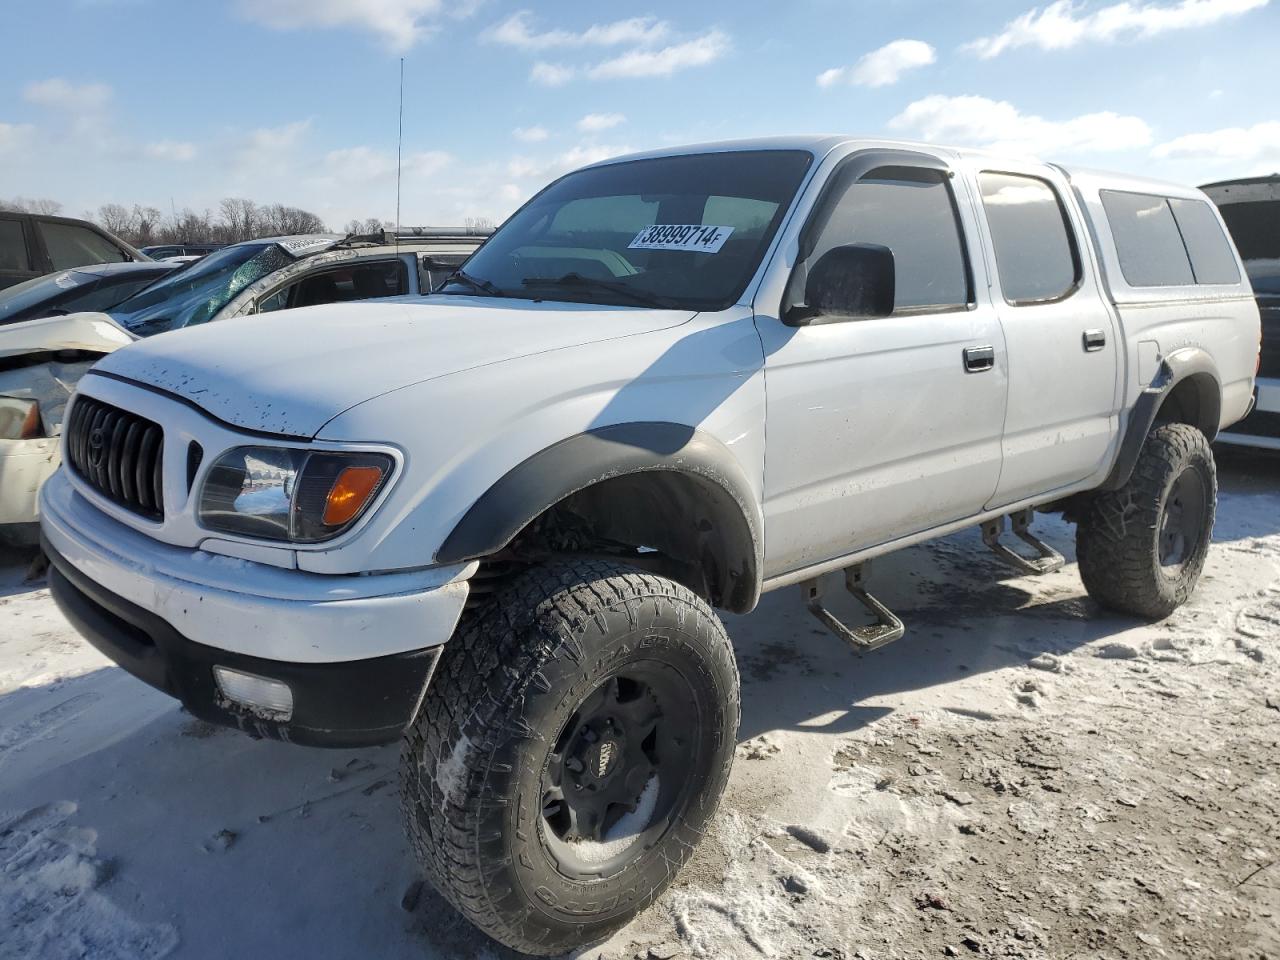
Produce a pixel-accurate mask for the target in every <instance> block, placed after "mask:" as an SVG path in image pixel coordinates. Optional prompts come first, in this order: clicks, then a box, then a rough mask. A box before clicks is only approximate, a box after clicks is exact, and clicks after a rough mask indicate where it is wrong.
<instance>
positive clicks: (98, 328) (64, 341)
mask: <svg viewBox="0 0 1280 960" xmlns="http://www.w3.org/2000/svg"><path fill="white" fill-rule="evenodd" d="M136 339H137V338H136V337H134V336H133V334H131V333H129V332H128V331H127V330H125V329H124V328H123V327H121V326H120V325H119V324H118V323H116V322H115V321H114V320H112V319H111V318H110V317H108V316H107V315H106V314H105V313H72V314H68V315H66V316H62V317H45V318H43V319H41V320H24V321H21V322H19V323H15V324H12V325H11V326H6V327H0V358H5V357H21V356H25V355H27V354H31V353H46V352H49V351H56V350H84V351H86V352H87V353H111V352H112V351H114V350H119V349H120V348H121V347H123V346H125V345H126V344H129V343H132V342H133V341H134V340H136Z"/></svg>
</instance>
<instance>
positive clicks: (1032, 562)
mask: <svg viewBox="0 0 1280 960" xmlns="http://www.w3.org/2000/svg"><path fill="white" fill-rule="evenodd" d="M1010 517H1011V518H1012V520H1013V533H1014V536H1016V537H1017V538H1018V539H1019V540H1021V541H1022V542H1023V543H1025V544H1026V545H1027V546H1029V547H1031V549H1033V550H1034V551H1035V552H1036V556H1035V557H1024V556H1023V555H1022V554H1020V553H1017V552H1015V551H1014V550H1013V549H1012V548H1010V547H1008V546H1007V545H1005V544H1004V543H1002V542H1001V540H1000V538H1001V537H1002V536H1003V535H1004V520H1005V518H1004V517H996V519H994V520H988V521H987V522H986V523H984V524H983V525H982V542H983V543H985V544H986V545H987V546H988V547H990V548H991V550H992V552H993V553H994V554H995V555H996V556H997V557H999V558H1000V559H1001V560H1003V561H1004V562H1005V563H1007V564H1008V565H1009V566H1011V567H1013V568H1014V569H1015V570H1019V571H1021V572H1022V573H1029V574H1032V575H1034V576H1039V575H1041V574H1045V573H1053V572H1054V571H1056V570H1061V569H1062V568H1063V566H1064V565H1065V564H1066V562H1067V559H1066V557H1064V556H1063V555H1062V554H1060V553H1059V552H1058V551H1057V550H1055V549H1053V547H1051V546H1049V545H1048V544H1047V543H1045V542H1044V541H1043V540H1041V539H1040V538H1039V537H1037V536H1036V535H1035V534H1033V533H1032V532H1031V517H1032V511H1031V510H1030V509H1027V510H1019V511H1018V512H1017V513H1013V514H1010Z"/></svg>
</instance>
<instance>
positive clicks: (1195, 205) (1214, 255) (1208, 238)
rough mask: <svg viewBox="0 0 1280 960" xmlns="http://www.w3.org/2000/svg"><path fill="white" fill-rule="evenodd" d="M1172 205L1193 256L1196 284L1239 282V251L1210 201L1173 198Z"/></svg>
mask: <svg viewBox="0 0 1280 960" xmlns="http://www.w3.org/2000/svg"><path fill="white" fill-rule="evenodd" d="M1169 207H1170V209H1172V210H1173V218H1174V220H1176V221H1177V223H1178V230H1179V231H1180V232H1181V233H1182V242H1183V243H1184V244H1185V245H1186V248H1187V255H1188V256H1189V257H1190V258H1191V272H1192V273H1193V274H1195V278H1196V283H1239V282H1240V268H1239V267H1238V266H1236V258H1235V254H1233V253H1232V252H1231V245H1230V244H1229V243H1227V238H1226V235H1225V234H1224V233H1223V232H1222V226H1221V224H1219V223H1218V218H1217V217H1216V216H1214V213H1213V210H1211V209H1210V208H1209V204H1208V203H1206V202H1205V201H1204V200H1180V199H1172V200H1170V201H1169Z"/></svg>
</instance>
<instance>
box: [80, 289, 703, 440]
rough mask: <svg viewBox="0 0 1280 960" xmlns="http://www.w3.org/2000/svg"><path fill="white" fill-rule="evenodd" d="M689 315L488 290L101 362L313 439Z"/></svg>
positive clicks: (271, 318)
mask: <svg viewBox="0 0 1280 960" xmlns="http://www.w3.org/2000/svg"><path fill="white" fill-rule="evenodd" d="M693 316H694V314H692V313H690V312H689V311H677V310H647V309H637V308H634V307H601V306H597V305H594V304H574V303H554V304H553V303H547V302H542V303H534V302H533V301H529V300H495V299H494V298H491V297H456V296H436V297H429V298H422V297H413V298H412V299H408V298H405V299H392V300H379V301H374V302H371V301H366V302H363V303H348V304H331V305H328V306H323V307H307V308H301V309H296V310H288V311H284V312H281V313H279V314H276V315H258V316H248V317H238V318H236V319H233V320H223V321H220V322H217V323H211V324H208V325H207V326H202V327H190V328H187V329H184V330H177V331H174V332H172V333H164V334H160V335H159V336H156V337H151V338H150V339H147V340H141V341H139V342H137V343H135V344H133V345H131V346H130V347H129V348H128V349H126V350H121V351H119V352H117V353H114V354H112V355H111V356H109V357H107V358H105V359H104V360H102V361H100V362H99V364H98V365H97V366H96V367H95V368H94V370H95V372H101V373H107V374H111V375H115V376H119V377H124V378H126V379H128V380H132V381H135V382H137V383H141V384H146V385H148V386H152V387H156V388H158V389H160V390H164V391H165V392H167V393H171V394H174V395H175V396H178V397H181V398H182V399H184V400H187V401H189V402H191V403H193V404H195V405H196V406H198V407H200V408H201V409H203V410H205V411H206V412H207V413H209V414H211V415H213V416H214V417H217V418H218V419H219V420H222V421H224V422H226V423H229V424H231V425H233V426H236V427H241V428H243V429H246V430H256V431H261V432H264V433H273V434H280V435H284V436H292V437H314V436H315V435H316V434H317V433H318V432H319V431H320V428H321V427H323V426H324V425H325V423H327V422H328V421H329V420H331V419H333V418H334V417H335V416H337V415H338V414H340V413H342V412H343V411H344V410H347V409H349V408H350V407H353V406H355V405H356V404H358V403H361V402H363V401H365V400H369V399H372V398H373V397H376V396H379V395H380V394H384V393H388V392H390V391H392V390H398V389H400V388H402V387H407V386H409V385H411V384H415V383H421V382H422V381H424V380H433V379H436V378H437V377H443V376H447V375H449V374H453V373H459V372H461V371H463V370H469V369H472V368H474V367H480V366H485V365H487V364H492V363H501V362H502V361H504V360H514V359H516V358H518V357H526V356H530V355H531V354H536V353H544V352H547V351H551V350H559V349H562V348H565V347H571V346H579V345H582V344H587V343H593V342H598V341H602V340H612V339H615V338H618V337H626V336H633V335H635V334H640V333H648V332H650V331H653V330H661V329H664V328H667V327H672V326H676V325H677V324H681V323H684V322H686V321H688V320H689V319H691V318H692V317H693ZM437 412H438V413H440V414H442V415H445V416H447V415H448V411H437Z"/></svg>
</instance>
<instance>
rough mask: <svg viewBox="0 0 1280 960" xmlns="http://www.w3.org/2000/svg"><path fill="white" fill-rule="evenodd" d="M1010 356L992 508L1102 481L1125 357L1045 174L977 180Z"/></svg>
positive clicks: (1030, 170) (1074, 220)
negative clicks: (1089, 481)
mask: <svg viewBox="0 0 1280 960" xmlns="http://www.w3.org/2000/svg"><path fill="white" fill-rule="evenodd" d="M977 182H978V189H979V194H980V203H981V206H982V209H983V217H984V220H985V223H986V226H987V231H988V239H989V243H990V252H991V256H992V258H993V260H994V265H995V270H994V276H993V277H992V283H993V286H992V291H991V299H992V301H993V302H994V303H995V304H996V310H997V312H998V314H999V317H1000V321H1001V325H1002V326H1003V328H1004V336H1005V342H1006V345H1007V347H1008V350H1009V412H1008V416H1007V417H1006V419H1005V428H1004V440H1003V451H1004V465H1003V468H1002V470H1001V474H1000V484H999V487H998V488H997V490H996V493H995V496H994V497H993V498H992V500H991V502H990V504H989V505H988V506H989V507H991V508H992V509H995V508H997V507H1001V506H1004V505H1007V504H1011V503H1014V502H1016V501H1019V500H1022V499H1025V498H1028V497H1032V496H1037V495H1039V494H1042V493H1048V492H1051V491H1053V490H1056V489H1058V488H1060V487H1065V486H1068V485H1070V484H1072V483H1075V482H1077V481H1080V480H1084V479H1085V478H1087V477H1089V476H1091V475H1092V474H1094V473H1096V472H1097V471H1099V470H1100V469H1102V467H1103V466H1104V465H1105V464H1106V463H1107V461H1108V458H1109V451H1110V447H1111V444H1112V442H1113V440H1114V438H1115V436H1116V435H1117V419H1116V418H1117V415H1118V397H1117V389H1118V387H1117V383H1118V376H1119V367H1118V360H1117V358H1118V357H1119V356H1120V353H1121V345H1120V344H1119V343H1118V339H1119V338H1118V336H1117V331H1116V328H1115V320H1114V315H1113V313H1112V311H1111V308H1110V306H1109V305H1108V304H1107V303H1106V301H1105V299H1104V297H1103V295H1102V289H1101V284H1100V283H1099V281H1098V277H1097V273H1096V269H1095V267H1094V264H1093V259H1092V257H1091V256H1090V250H1089V248H1088V247H1087V245H1086V244H1087V240H1086V239H1085V237H1086V235H1085V233H1084V232H1083V230H1082V229H1081V227H1082V221H1081V219H1080V216H1079V213H1078V212H1077V211H1076V210H1075V208H1074V206H1073V205H1072V204H1071V203H1070V202H1069V196H1070V194H1069V192H1068V189H1067V184H1066V182H1065V181H1064V179H1063V178H1062V177H1061V176H1060V175H1059V174H1057V172H1056V171H1054V170H1052V169H1050V168H1047V167H1043V166H1041V165H1039V164H1025V165H1020V164H1006V163H1002V164H1001V165H1000V167H999V168H982V169H979V170H977Z"/></svg>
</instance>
